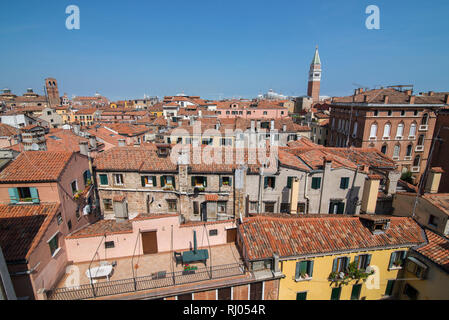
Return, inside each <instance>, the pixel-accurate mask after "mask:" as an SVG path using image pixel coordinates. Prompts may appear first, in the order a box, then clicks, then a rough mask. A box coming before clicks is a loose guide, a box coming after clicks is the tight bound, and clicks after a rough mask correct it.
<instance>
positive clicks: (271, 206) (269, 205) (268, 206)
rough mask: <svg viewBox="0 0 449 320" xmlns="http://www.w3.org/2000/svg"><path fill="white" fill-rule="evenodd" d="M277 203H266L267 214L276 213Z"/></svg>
mask: <svg viewBox="0 0 449 320" xmlns="http://www.w3.org/2000/svg"><path fill="white" fill-rule="evenodd" d="M274 204H275V202H265V212H269V213H274Z"/></svg>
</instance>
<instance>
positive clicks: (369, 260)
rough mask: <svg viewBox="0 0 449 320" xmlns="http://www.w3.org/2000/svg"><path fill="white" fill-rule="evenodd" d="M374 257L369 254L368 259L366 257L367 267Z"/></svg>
mask: <svg viewBox="0 0 449 320" xmlns="http://www.w3.org/2000/svg"><path fill="white" fill-rule="evenodd" d="M372 256H373V255H372V254H369V255H368V257H366V266H367V267H368V266H369V265H370V264H371V257H372Z"/></svg>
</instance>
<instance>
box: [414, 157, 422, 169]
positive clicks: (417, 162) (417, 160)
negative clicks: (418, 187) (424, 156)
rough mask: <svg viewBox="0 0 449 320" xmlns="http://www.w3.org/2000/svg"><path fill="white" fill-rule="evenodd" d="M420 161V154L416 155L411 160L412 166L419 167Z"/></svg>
mask: <svg viewBox="0 0 449 320" xmlns="http://www.w3.org/2000/svg"><path fill="white" fill-rule="evenodd" d="M420 162H421V157H420V156H416V157H415V159H414V160H413V166H414V167H419V164H420Z"/></svg>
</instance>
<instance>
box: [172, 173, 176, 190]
mask: <svg viewBox="0 0 449 320" xmlns="http://www.w3.org/2000/svg"><path fill="white" fill-rule="evenodd" d="M172 178H173V179H172V180H173V185H172V186H173V189H176V179H175V176H172Z"/></svg>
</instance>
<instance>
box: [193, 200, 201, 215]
mask: <svg viewBox="0 0 449 320" xmlns="http://www.w3.org/2000/svg"><path fill="white" fill-rule="evenodd" d="M199 207H200V206H199V203H198V201H193V214H194V215H199V214H200V208H199Z"/></svg>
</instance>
